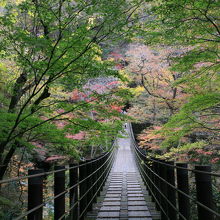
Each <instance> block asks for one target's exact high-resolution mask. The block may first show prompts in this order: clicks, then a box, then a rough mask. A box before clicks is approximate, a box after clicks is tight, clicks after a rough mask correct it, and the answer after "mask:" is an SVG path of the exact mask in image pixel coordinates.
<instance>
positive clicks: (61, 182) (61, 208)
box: [54, 166, 65, 220]
mask: <svg viewBox="0 0 220 220" xmlns="http://www.w3.org/2000/svg"><path fill="white" fill-rule="evenodd" d="M63 169H65V166H55V171H57V170H61V171H60V172H56V173H54V196H57V195H59V194H60V193H62V192H64V191H65V170H63ZM64 213H65V194H62V195H60V196H58V197H57V198H55V199H54V220H58V219H60V217H61V216H62V215H63V214H64ZM64 219H65V217H63V218H62V220H64Z"/></svg>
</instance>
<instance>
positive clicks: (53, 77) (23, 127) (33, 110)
mask: <svg viewBox="0 0 220 220" xmlns="http://www.w3.org/2000/svg"><path fill="white" fill-rule="evenodd" d="M140 4H141V1H140V2H139V1H135V0H132V1H129V2H128V1H124V0H119V1H118V0H117V1H116V0H113V1H111V2H109V1H106V0H102V1H81V0H77V1H71V0H55V1H54V0H49V1H43V0H34V1H31V0H24V1H20V3H16V4H15V3H14V2H13V1H12V2H8V3H7V4H6V5H5V7H4V10H3V12H2V15H1V17H0V36H1V42H0V46H1V56H2V59H7V60H12V61H13V63H14V64H15V66H16V71H15V73H13V71H12V70H11V67H10V66H9V67H8V71H9V72H10V71H11V72H12V74H14V75H13V76H14V80H13V82H12V83H11V84H10V87H8V88H9V91H10V90H11V92H10V96H9V101H8V105H7V104H6V105H5V106H4V108H2V109H1V111H2V113H1V116H0V117H1V119H0V121H1V131H0V133H1V137H0V164H1V167H0V179H2V178H3V176H4V174H5V171H6V169H7V166H8V163H9V162H10V159H11V157H12V156H13V154H14V153H15V151H16V149H17V148H19V147H21V146H23V145H25V144H26V145H28V143H29V142H30V140H31V139H32V137H36V136H40V135H42V132H43V131H45V130H46V131H55V130H56V129H55V128H54V124H53V123H52V122H54V121H57V120H64V119H63V117H64V115H66V114H68V113H70V112H73V111H76V109H81V110H82V111H88V109H90V108H91V103H90V102H80V103H70V102H67V101H66V97H65V95H63V94H61V95H60V94H57V92H56V89H57V88H59V89H60V91H63V92H64V91H66V92H68V91H71V90H73V88H80V87H82V85H83V84H84V83H85V82H86V81H87V80H88V79H89V78H93V77H97V76H100V75H107V76H108V75H114V76H118V74H117V71H114V70H112V69H111V64H110V63H109V62H108V61H101V60H100V59H99V57H100V56H101V49H100V46H99V45H100V44H101V43H103V42H104V41H106V40H111V39H114V40H115V39H116V38H117V36H121V35H123V33H124V32H125V31H127V35H129V33H130V32H129V29H130V27H129V25H128V24H129V22H130V20H134V17H135V11H136V9H137V8H138V6H139V5H140ZM128 37H129V36H128ZM106 95H107V94H106ZM106 95H99V94H97V96H99V98H100V97H103V96H106ZM59 108H62V109H64V111H63V112H62V113H56V109H59ZM42 116H44V117H45V116H46V117H47V119H46V120H42V119H41V117H42ZM80 123H81V124H82V125H81V127H82V126H83V122H82V120H80ZM80 123H79V124H80ZM88 123H89V122H88ZM72 124H74V125H75V126H76V125H77V124H78V123H76V122H74V123H72ZM79 124H78V125H79ZM75 129H76V130H77V129H79V128H75ZM49 133H50V132H49ZM58 134H59V135H58ZM46 135H47V134H45V133H44V134H43V135H42V136H46ZM55 136H56V137H57V138H56V141H55V142H57V143H59V145H62V143H64V138H65V134H64V133H61V132H60V131H56V132H55V133H54V132H52V134H51V136H50V135H49V134H48V136H47V139H48V138H54V137H55ZM59 137H60V138H59ZM38 138H39V137H38ZM66 142H67V143H66V145H67V148H70V146H71V144H72V143H71V142H70V140H69V141H67V140H66Z"/></svg>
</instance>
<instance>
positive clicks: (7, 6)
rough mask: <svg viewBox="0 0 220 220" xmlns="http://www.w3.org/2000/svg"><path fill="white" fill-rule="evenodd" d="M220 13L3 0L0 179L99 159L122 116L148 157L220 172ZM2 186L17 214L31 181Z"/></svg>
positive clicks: (168, 0)
mask: <svg viewBox="0 0 220 220" xmlns="http://www.w3.org/2000/svg"><path fill="white" fill-rule="evenodd" d="M219 12H220V1H218V0H154V1H153V0H152V1H151V0H148V1H144V0H108V1H107V0H100V1H96V0H89V1H86V0H74V1H73V0H47V1H45V0H0V180H2V179H4V178H9V177H16V176H21V175H26V174H27V171H28V169H29V168H33V167H35V168H43V169H44V170H45V171H49V170H51V168H52V167H53V166H54V165H66V164H68V163H75V162H79V161H83V160H85V159H92V158H95V157H96V156H98V155H101V154H102V153H103V152H107V151H108V150H109V149H110V147H111V146H112V143H113V141H114V140H115V138H116V137H121V136H123V135H121V134H122V132H121V131H122V130H123V124H124V123H126V122H131V123H133V125H134V130H135V126H137V127H138V128H139V129H138V132H136V134H135V135H136V140H137V141H138V145H139V147H140V148H142V149H144V150H146V151H147V152H148V154H149V156H154V157H156V158H160V159H168V160H175V161H178V162H189V163H194V164H195V163H198V164H212V165H214V169H215V170H217V171H219V165H220V135H219V131H220V75H219V74H220V53H219V50H220V47H219V43H220V17H219ZM126 112H127V113H126ZM123 113H126V114H123ZM1 187H2V189H0V190H2V192H3V193H2V196H0V205H2V207H3V208H2V209H0V218H1V219H12V217H14V216H17V215H18V214H19V212H20V211H21V209H22V205H23V204H22V205H21V204H20V203H19V202H15V203H14V202H13V198H14V196H15V194H16V190H17V189H19V190H21V191H23V192H25V190H26V183H21V182H20V184H17V185H14V186H12V187H11V186H10V187H11V188H10V187H8V188H7V187H5V188H4V186H3V185H2V186H1ZM12 189H13V190H12ZM10 190H11V192H10V193H9V195H7V194H8V192H9V191H10ZM24 197H25V196H24ZM24 197H22V193H21V195H20V198H19V199H20V200H22V198H23V199H24ZM24 200H25V199H24ZM12 204H13V205H12ZM10 206H13V207H14V208H13V209H12V210H11V211H10V213H8V212H7V209H8V207H10ZM18 210H19V211H18ZM17 212H18V213H17ZM48 216H49V215H48ZM45 219H46V218H45ZM48 219H50V218H49V217H48Z"/></svg>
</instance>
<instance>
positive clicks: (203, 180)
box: [195, 166, 214, 220]
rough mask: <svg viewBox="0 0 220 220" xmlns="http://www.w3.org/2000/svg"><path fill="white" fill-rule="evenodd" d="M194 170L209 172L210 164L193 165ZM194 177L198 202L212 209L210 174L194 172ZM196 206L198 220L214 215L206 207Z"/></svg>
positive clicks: (212, 217) (210, 218)
mask: <svg viewBox="0 0 220 220" xmlns="http://www.w3.org/2000/svg"><path fill="white" fill-rule="evenodd" d="M195 170H198V171H205V172H211V167H210V166H195ZM195 178H196V193H197V200H198V202H200V203H202V204H203V205H205V206H207V207H208V208H210V209H213V196H212V179H211V175H209V174H206V173H199V172H195ZM197 207H198V220H207V219H208V220H213V219H214V215H213V214H212V213H211V212H210V211H208V210H207V209H205V208H203V207H201V206H200V205H197Z"/></svg>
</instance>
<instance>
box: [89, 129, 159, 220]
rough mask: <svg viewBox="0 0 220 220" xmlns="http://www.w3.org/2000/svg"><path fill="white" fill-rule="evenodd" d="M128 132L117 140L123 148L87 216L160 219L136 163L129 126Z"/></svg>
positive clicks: (104, 219)
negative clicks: (96, 201) (97, 199)
mask: <svg viewBox="0 0 220 220" xmlns="http://www.w3.org/2000/svg"><path fill="white" fill-rule="evenodd" d="M124 135H125V136H126V137H125V138H119V139H118V140H117V141H118V146H119V148H118V152H117V155H116V159H115V161H114V164H113V167H112V170H111V173H110V175H109V177H108V180H107V182H106V184H105V186H104V188H103V191H102V193H101V196H100V198H99V201H98V203H97V204H96V205H95V206H94V209H93V211H92V212H90V213H88V215H87V219H97V220H118V219H122V220H126V219H129V220H152V219H160V218H159V213H158V212H156V210H155V206H154V204H153V203H152V202H151V198H150V196H149V195H148V191H147V190H146V188H145V186H144V183H143V181H142V179H141V176H140V174H139V171H138V168H137V166H136V164H135V160H134V158H133V153H132V150H131V139H130V136H129V134H128V131H127V130H125V134H124Z"/></svg>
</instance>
